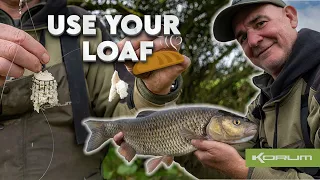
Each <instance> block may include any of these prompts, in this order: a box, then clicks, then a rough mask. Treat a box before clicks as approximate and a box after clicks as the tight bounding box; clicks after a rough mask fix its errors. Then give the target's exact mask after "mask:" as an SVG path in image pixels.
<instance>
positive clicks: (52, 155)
mask: <svg viewBox="0 0 320 180" xmlns="http://www.w3.org/2000/svg"><path fill="white" fill-rule="evenodd" d="M22 3H25V4H24V5H25V6H26V7H27V10H28V14H29V16H30V20H31V23H32V26H33V29H34V32H35V35H36V38H37V40H38V41H39V37H38V34H37V32H36V29H35V26H34V22H33V19H32V16H31V12H30V10H29V7H28V2H27V1H25V0H20V3H19V5H20V8H19V9H18V11H19V13H20V14H21V9H22V8H21V5H22ZM20 29H21V30H22V20H21V17H20ZM20 33H21V32H20V31H19V32H18V34H17V36H18V37H19V34H20ZM20 44H21V40H20V41H19V42H18V45H19V46H20ZM18 50H19V48H17V50H16V52H15V54H14V57H13V59H12V61H11V64H10V67H9V69H8V72H7V75H6V77H5V81H4V84H3V88H2V91H1V96H0V102H1V101H2V97H3V93H4V87H5V86H6V83H7V81H8V78H9V73H10V71H11V68H12V65H13V63H14V61H15V58H16V55H17V52H18ZM77 50H80V48H78V49H75V50H73V51H70V52H68V53H67V54H65V55H63V56H62V58H63V57H64V56H66V55H69V54H71V53H73V52H75V51H77ZM51 67H52V66H51ZM51 67H49V69H50V68H51ZM49 69H48V70H49ZM41 112H42V114H43V115H44V117H45V120H46V122H47V124H48V126H49V130H50V133H51V139H52V153H51V158H50V162H49V164H48V166H47V168H46V170H45V171H44V173H43V174H42V176H41V177H40V178H39V180H41V179H42V178H43V177H44V176H45V175H46V173H47V172H48V170H49V168H50V166H51V164H52V160H53V157H54V152H55V151H54V150H55V141H54V136H53V131H52V128H51V125H50V122H49V120H48V118H47V116H46V115H45V113H44V111H43V109H41Z"/></svg>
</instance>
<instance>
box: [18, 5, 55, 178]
mask: <svg viewBox="0 0 320 180" xmlns="http://www.w3.org/2000/svg"><path fill="white" fill-rule="evenodd" d="M20 1H22V2H23V1H24V2H25V5H26V7H27V11H28V14H29V17H30V20H31V23H32V26H33V30H34V33H35V35H36V38H37V41H39V37H38V33H37V31H36V28H35V26H34V23H33V19H32V15H31V12H30V10H29V6H28V2H27V1H26V0H20ZM20 23H21V30H22V20H21V17H20ZM41 112H42V114H43V116H44V117H45V119H46V121H47V123H48V126H49V129H50V133H51V139H52V152H51V158H50V162H49V164H48V166H47V169H46V170H45V171H44V173H43V174H42V176H41V177H40V178H39V180H41V179H42V178H43V177H44V176H45V175H46V174H47V172H48V170H49V168H50V166H51V163H52V160H53V157H54V136H53V132H52V129H51V125H50V123H49V120H48V118H47V116H46V115H45V113H44V111H43V110H42V109H41Z"/></svg>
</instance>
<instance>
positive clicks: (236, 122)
mask: <svg viewBox="0 0 320 180" xmlns="http://www.w3.org/2000/svg"><path fill="white" fill-rule="evenodd" d="M233 124H234V125H240V124H241V122H240V120H239V119H235V120H233Z"/></svg>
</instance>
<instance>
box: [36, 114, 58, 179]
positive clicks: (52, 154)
mask: <svg viewBox="0 0 320 180" xmlns="http://www.w3.org/2000/svg"><path fill="white" fill-rule="evenodd" d="M41 112H42V114H43V116H44V117H45V118H46V121H47V123H48V126H49V129H50V132H51V139H52V153H51V159H50V162H49V165H48V167H47V169H46V170H45V171H44V173H43V174H42V176H41V177H40V178H39V180H41V179H42V178H43V177H44V176H45V175H46V174H47V172H48V170H49V168H50V166H51V163H52V160H53V156H54V137H53V132H52V129H51V125H50V123H49V121H48V118H47V116H46V114H45V113H44V111H43V110H42V109H41Z"/></svg>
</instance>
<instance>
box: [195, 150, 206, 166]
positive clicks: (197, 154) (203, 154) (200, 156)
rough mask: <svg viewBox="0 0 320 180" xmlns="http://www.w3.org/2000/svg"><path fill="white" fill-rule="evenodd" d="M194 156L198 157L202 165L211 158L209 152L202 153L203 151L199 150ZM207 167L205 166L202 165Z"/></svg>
mask: <svg viewBox="0 0 320 180" xmlns="http://www.w3.org/2000/svg"><path fill="white" fill-rule="evenodd" d="M194 155H195V156H196V157H197V159H198V160H199V161H200V162H201V163H202V162H203V161H205V160H206V159H208V156H210V154H209V153H208V152H207V151H201V150H197V151H195V152H194ZM202 165H205V164H202Z"/></svg>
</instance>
